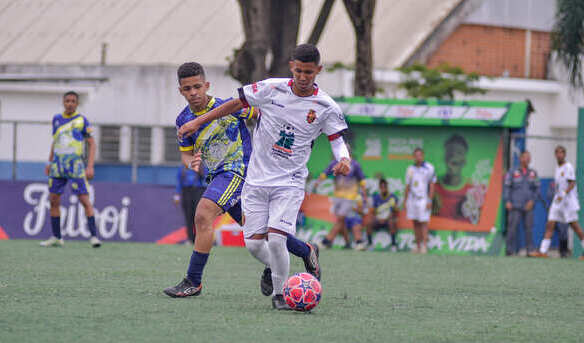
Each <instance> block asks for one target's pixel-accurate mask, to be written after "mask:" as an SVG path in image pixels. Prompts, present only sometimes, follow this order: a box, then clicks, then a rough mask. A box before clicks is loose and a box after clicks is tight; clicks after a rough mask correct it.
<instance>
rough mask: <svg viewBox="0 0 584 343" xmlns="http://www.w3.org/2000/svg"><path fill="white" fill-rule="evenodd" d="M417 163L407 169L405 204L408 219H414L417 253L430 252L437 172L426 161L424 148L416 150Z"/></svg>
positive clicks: (415, 250)
mask: <svg viewBox="0 0 584 343" xmlns="http://www.w3.org/2000/svg"><path fill="white" fill-rule="evenodd" d="M414 160H415V164H414V165H411V166H409V167H408V169H407V170H406V191H405V195H404V204H405V207H406V213H407V216H408V219H410V220H413V221H414V236H415V238H416V248H415V249H414V252H415V253H418V252H419V253H422V254H425V253H427V252H428V246H427V244H428V222H429V221H430V212H431V209H432V198H434V184H435V183H436V173H435V172H434V166H433V165H431V164H430V163H428V162H426V161H424V150H422V148H416V149H415V150H414Z"/></svg>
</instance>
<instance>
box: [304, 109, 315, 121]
mask: <svg viewBox="0 0 584 343" xmlns="http://www.w3.org/2000/svg"><path fill="white" fill-rule="evenodd" d="M315 120H316V111H314V110H313V109H311V110H309V111H308V114H307V115H306V122H308V124H312V123H313V122H314V121H315Z"/></svg>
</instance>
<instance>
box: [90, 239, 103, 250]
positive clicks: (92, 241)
mask: <svg viewBox="0 0 584 343" xmlns="http://www.w3.org/2000/svg"><path fill="white" fill-rule="evenodd" d="M89 243H90V244H91V246H92V247H94V248H99V247H100V246H101V241H100V240H99V238H97V237H95V236H93V237H91V238H90V239H89Z"/></svg>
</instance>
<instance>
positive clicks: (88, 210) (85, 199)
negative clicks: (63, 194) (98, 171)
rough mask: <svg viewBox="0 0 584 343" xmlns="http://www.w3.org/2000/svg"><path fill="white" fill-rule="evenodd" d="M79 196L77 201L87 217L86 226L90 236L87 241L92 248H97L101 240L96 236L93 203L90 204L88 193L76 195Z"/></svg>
mask: <svg viewBox="0 0 584 343" xmlns="http://www.w3.org/2000/svg"><path fill="white" fill-rule="evenodd" d="M77 197H78V198H79V202H80V203H81V205H83V209H84V210H85V216H86V217H87V228H88V229H89V233H90V234H91V237H90V238H89V243H91V246H92V247H94V248H99V247H100V246H101V241H100V240H99V238H97V227H96V226H95V215H94V212H93V204H91V200H89V195H88V194H80V195H78V196H77Z"/></svg>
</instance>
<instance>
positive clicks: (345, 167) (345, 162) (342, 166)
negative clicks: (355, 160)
mask: <svg viewBox="0 0 584 343" xmlns="http://www.w3.org/2000/svg"><path fill="white" fill-rule="evenodd" d="M350 171H351V160H349V159H348V158H346V157H343V158H341V160H340V161H339V162H338V163H337V164H336V165H335V166H334V167H333V175H335V176H337V175H339V174H340V175H347V174H349V172H350Z"/></svg>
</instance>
